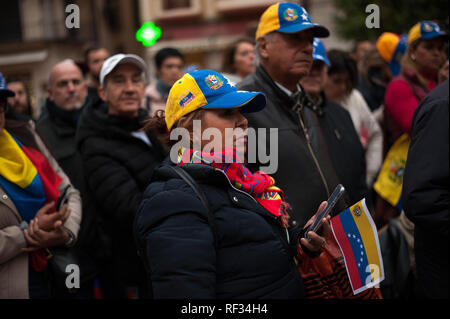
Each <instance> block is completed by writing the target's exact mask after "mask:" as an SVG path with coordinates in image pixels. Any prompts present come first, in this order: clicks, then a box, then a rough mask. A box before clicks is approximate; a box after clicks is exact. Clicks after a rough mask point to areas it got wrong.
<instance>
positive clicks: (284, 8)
mask: <svg viewBox="0 0 450 319" xmlns="http://www.w3.org/2000/svg"><path fill="white" fill-rule="evenodd" d="M307 29H312V30H313V31H314V37H316V38H326V37H328V36H329V35H330V31H328V29H327V28H325V27H324V26H322V25H319V24H316V23H312V22H311V18H310V17H309V14H308V12H306V10H305V9H304V8H303V7H301V6H299V5H298V4H296V3H291V2H281V3H276V4H274V5H271V6H270V7H269V8H267V10H266V11H264V13H263V14H262V16H261V18H260V19H259V23H258V28H257V30H256V40H258V39H259V38H260V37H262V36H263V35H266V34H268V33H270V32H272V31H278V32H281V33H296V32H299V31H303V30H307Z"/></svg>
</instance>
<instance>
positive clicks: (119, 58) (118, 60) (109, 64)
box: [100, 53, 147, 85]
mask: <svg viewBox="0 0 450 319" xmlns="http://www.w3.org/2000/svg"><path fill="white" fill-rule="evenodd" d="M125 63H131V64H134V65H135V66H137V67H138V68H139V69H140V70H141V71H142V72H146V71H147V65H146V64H145V62H144V60H142V58H141V57H139V56H137V55H135V54H123V53H119V54H116V55H113V56H112V57H109V58H108V59H106V61H105V62H104V63H103V65H102V69H101V70H100V84H101V85H103V84H104V83H103V81H104V80H105V77H106V76H107V75H108V74H110V73H111V72H112V71H113V70H114V69H115V68H116V66H118V65H121V64H125Z"/></svg>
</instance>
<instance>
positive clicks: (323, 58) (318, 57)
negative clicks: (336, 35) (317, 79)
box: [313, 54, 331, 67]
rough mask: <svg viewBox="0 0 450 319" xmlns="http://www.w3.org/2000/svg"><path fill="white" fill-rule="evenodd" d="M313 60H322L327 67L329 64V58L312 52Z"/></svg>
mask: <svg viewBox="0 0 450 319" xmlns="http://www.w3.org/2000/svg"><path fill="white" fill-rule="evenodd" d="M313 60H314V61H322V62H324V63H325V64H326V65H327V66H328V67H330V66H331V63H330V60H328V59H327V58H326V57H324V56H323V55H320V54H313Z"/></svg>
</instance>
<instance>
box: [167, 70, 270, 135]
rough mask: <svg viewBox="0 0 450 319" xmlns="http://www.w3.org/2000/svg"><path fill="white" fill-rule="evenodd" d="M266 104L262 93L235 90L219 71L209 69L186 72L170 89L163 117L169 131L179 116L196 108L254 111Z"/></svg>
mask: <svg viewBox="0 0 450 319" xmlns="http://www.w3.org/2000/svg"><path fill="white" fill-rule="evenodd" d="M265 106H266V96H265V94H264V93H261V92H248V91H238V90H237V89H236V87H234V86H232V85H231V84H230V83H229V82H228V80H227V78H226V77H225V76H223V75H222V74H220V73H218V72H216V71H211V70H197V71H194V72H191V73H186V74H185V75H183V77H182V78H181V79H179V80H178V81H176V82H175V84H174V85H173V86H172V88H171V89H170V92H169V97H168V99H167V103H166V110H165V118H166V125H167V128H168V130H170V129H171V128H172V126H173V124H174V123H175V122H176V121H178V120H179V119H180V118H181V117H183V116H185V115H186V114H189V113H191V112H193V111H195V110H197V109H199V108H204V109H229V108H240V109H241V112H243V113H250V112H257V111H260V110H261V109H263V108H264V107H265Z"/></svg>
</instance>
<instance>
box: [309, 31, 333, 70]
mask: <svg viewBox="0 0 450 319" xmlns="http://www.w3.org/2000/svg"><path fill="white" fill-rule="evenodd" d="M312 56H313V60H319V61H322V62H324V63H325V64H326V65H327V66H328V67H330V66H331V63H330V60H328V57H327V50H326V49H325V45H324V44H323V42H322V41H321V40H319V39H318V38H314V42H313V54H312Z"/></svg>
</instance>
